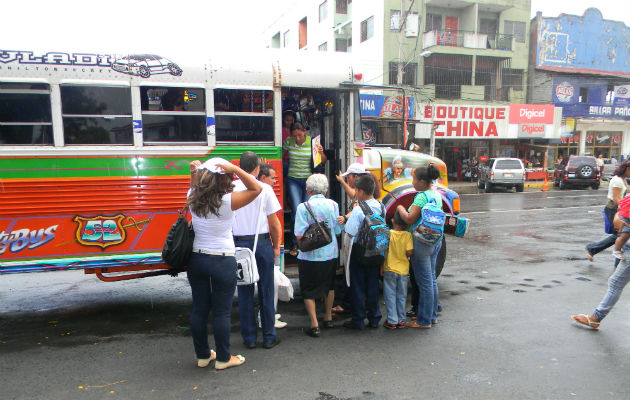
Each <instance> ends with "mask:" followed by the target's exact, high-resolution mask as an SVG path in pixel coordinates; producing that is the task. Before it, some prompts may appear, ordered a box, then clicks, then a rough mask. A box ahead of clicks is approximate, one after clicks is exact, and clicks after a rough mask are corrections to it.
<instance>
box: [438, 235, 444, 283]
mask: <svg viewBox="0 0 630 400" xmlns="http://www.w3.org/2000/svg"><path fill="white" fill-rule="evenodd" d="M445 262H446V238H445V237H444V235H442V247H441V248H440V251H439V252H438V256H437V263H436V264H435V277H436V278H437V277H438V276H440V274H441V273H442V268H444V263H445Z"/></svg>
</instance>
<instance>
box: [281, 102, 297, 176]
mask: <svg viewBox="0 0 630 400" xmlns="http://www.w3.org/2000/svg"><path fill="white" fill-rule="evenodd" d="M294 122H295V113H294V112H293V111H291V110H285V111H284V112H283V113H282V143H284V141H285V140H287V138H288V137H289V136H291V125H293V123H294ZM288 172H289V154H288V153H284V154H283V155H282V175H283V176H287V173H288Z"/></svg>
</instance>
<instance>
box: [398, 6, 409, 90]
mask: <svg viewBox="0 0 630 400" xmlns="http://www.w3.org/2000/svg"><path fill="white" fill-rule="evenodd" d="M405 22H407V13H405V0H400V22H399V24H400V29H399V30H398V75H397V78H396V85H397V86H402V82H403V41H404V37H403V28H404V27H405ZM404 102H405V100H404V99H403V103H404Z"/></svg>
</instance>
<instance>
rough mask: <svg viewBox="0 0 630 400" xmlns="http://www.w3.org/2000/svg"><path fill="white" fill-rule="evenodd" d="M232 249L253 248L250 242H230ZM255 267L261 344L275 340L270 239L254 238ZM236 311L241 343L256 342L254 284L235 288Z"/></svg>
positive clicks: (256, 326) (252, 242)
mask: <svg viewBox="0 0 630 400" xmlns="http://www.w3.org/2000/svg"><path fill="white" fill-rule="evenodd" d="M234 244H235V245H236V247H247V248H249V249H253V248H254V241H253V240H237V241H234ZM256 265H257V266H258V275H259V276H260V279H259V280H258V283H257V285H258V300H259V301H260V320H261V322H262V329H263V341H265V342H272V341H274V340H275V339H276V328H275V323H276V318H275V314H276V309H275V305H274V302H273V299H274V287H273V286H274V285H273V283H274V270H273V247H272V245H271V240H270V239H269V238H266V239H258V246H257V247H256ZM238 309H239V313H240V320H241V336H243V341H244V342H245V343H256V338H257V336H258V325H257V323H256V314H255V313H254V285H241V286H238Z"/></svg>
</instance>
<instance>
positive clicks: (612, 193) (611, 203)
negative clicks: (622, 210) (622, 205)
mask: <svg viewBox="0 0 630 400" xmlns="http://www.w3.org/2000/svg"><path fill="white" fill-rule="evenodd" d="M628 177H630V160H629V161H624V162H622V163H621V164H619V166H618V167H617V169H616V170H615V174H614V176H613V177H612V178H611V179H610V182H609V183H608V197H607V200H606V206H605V209H604V211H605V212H606V215H608V218H609V220H610V222H611V223H612V219H613V216H614V215H615V213H616V212H617V207H618V204H619V200H621V199H623V197H624V196H625V195H626V193H627V192H628V185H627V184H626V178H628ZM615 240H617V233H613V234H611V235H610V236H608V237H606V238H604V239H603V240H600V241H599V242H596V243H589V244H587V245H586V257H587V258H588V260H589V261H591V262H592V261H593V256H594V255H595V254H597V253H599V252H601V251H603V250H606V249H607V248H609V247H610V246H612V245H613V244H615ZM615 265H617V261H616V262H615Z"/></svg>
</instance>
